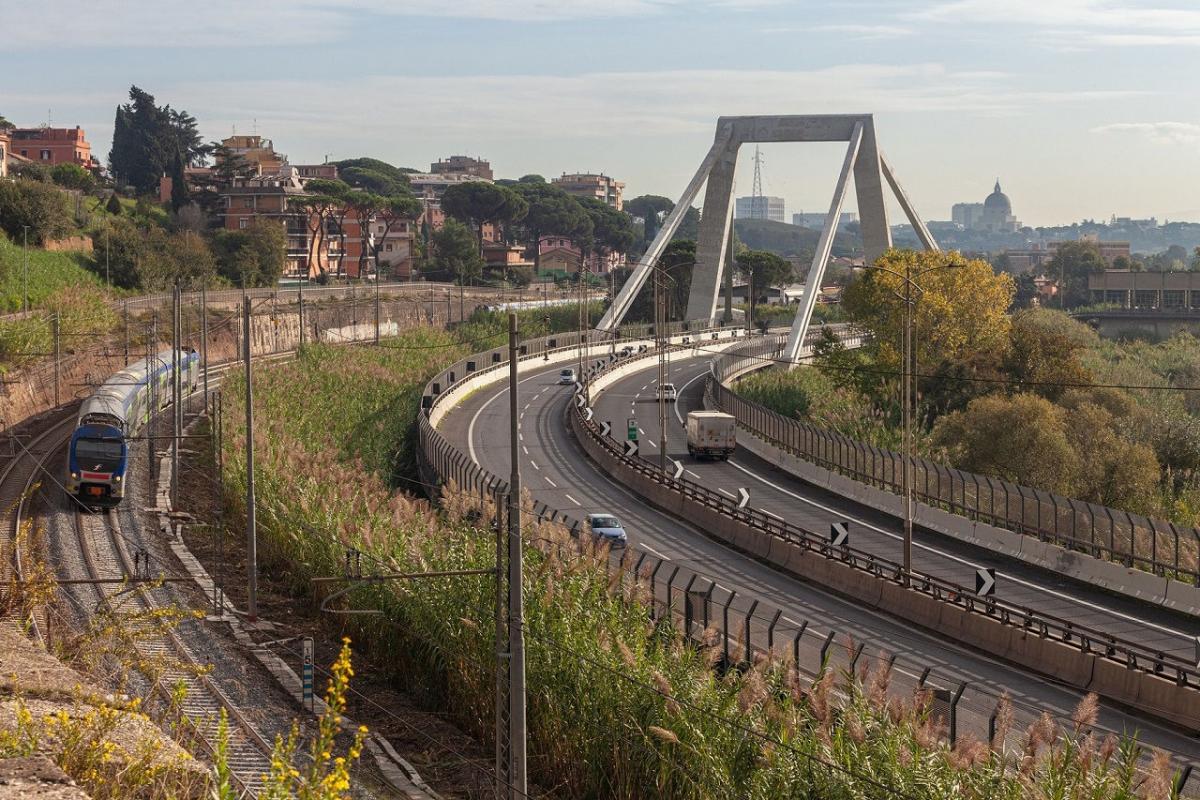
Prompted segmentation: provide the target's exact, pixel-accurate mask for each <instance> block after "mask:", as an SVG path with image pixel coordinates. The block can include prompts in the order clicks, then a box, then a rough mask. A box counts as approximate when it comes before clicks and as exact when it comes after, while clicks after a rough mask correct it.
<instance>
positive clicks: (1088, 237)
mask: <svg viewBox="0 0 1200 800" xmlns="http://www.w3.org/2000/svg"><path fill="white" fill-rule="evenodd" d="M1078 241H1080V242H1088V243H1089V244H1094V245H1095V246H1096V249H1098V250H1099V251H1100V257H1101V258H1103V259H1104V263H1105V264H1107V265H1108V266H1110V267H1111V266H1112V265H1113V263H1114V262H1115V261H1116V260H1117V259H1118V258H1126V259H1127V258H1129V256H1130V252H1131V248H1130V244H1129V242H1103V241H1100V237H1099V236H1097V235H1096V234H1094V233H1085V234H1083V235H1082V236H1080V237H1079V239H1078ZM1064 244H1066V242H1050V244H1049V245H1047V247H1048V248H1049V249H1050V252H1051V255H1053V254H1054V253H1055V252H1057V251H1058V248H1060V247H1062V246H1063V245H1064Z"/></svg>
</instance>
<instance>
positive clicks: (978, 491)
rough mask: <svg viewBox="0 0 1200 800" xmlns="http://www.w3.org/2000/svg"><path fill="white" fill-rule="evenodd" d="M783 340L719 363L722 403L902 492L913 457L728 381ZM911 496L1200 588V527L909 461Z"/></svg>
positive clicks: (831, 462)
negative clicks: (796, 415) (773, 404)
mask: <svg viewBox="0 0 1200 800" xmlns="http://www.w3.org/2000/svg"><path fill="white" fill-rule="evenodd" d="M783 341H784V340H783V338H782V337H772V336H768V337H764V338H763V339H758V340H754V341H752V342H749V343H747V344H746V345H744V346H743V347H741V348H739V349H738V351H737V352H735V353H729V354H727V355H723V356H721V357H719V358H716V359H714V360H713V362H712V373H711V377H710V380H709V385H708V388H707V389H706V391H709V392H710V393H711V399H712V400H713V403H714V405H715V406H716V407H717V408H719V409H720V410H722V411H724V412H725V413H727V414H732V415H733V416H734V417H735V418H736V419H737V422H738V425H740V426H742V427H743V428H745V429H746V430H748V431H750V432H751V433H753V434H755V435H756V436H758V437H759V438H761V439H763V440H764V441H767V442H768V443H770V444H772V445H774V446H776V447H779V448H780V449H782V450H784V451H786V452H788V453H791V454H792V455H795V456H797V457H799V458H802V459H804V460H806V461H810V462H812V463H813V464H816V465H818V466H821V467H824V468H825V469H828V470H831V471H834V472H837V473H839V474H841V475H845V476H846V477H849V478H853V479H854V480H856V481H859V482H860V483H864V484H867V485H869V486H874V487H877V488H880V489H884V490H887V491H890V492H893V493H896V494H900V493H901V492H902V491H903V487H902V481H903V474H904V462H905V460H906V459H905V456H904V455H903V454H901V453H897V452H895V451H892V450H886V449H884V448H881V447H875V446H873V445H869V444H866V443H864V442H860V441H858V440H856V439H852V438H850V437H849V436H845V435H843V434H840V433H837V432H835V431H829V430H824V429H822V428H818V427H816V426H814V425H810V424H807V423H805V422H801V421H800V420H797V419H792V418H790V417H785V416H783V415H782V414H779V413H777V412H775V411H772V410H771V409H768V408H766V407H764V406H762V405H760V404H758V403H755V402H753V401H751V400H747V399H746V398H744V397H741V396H740V395H738V394H737V393H736V392H734V391H733V390H732V389H730V388H729V387H728V386H726V385H725V381H726V380H728V379H729V377H730V376H733V375H736V374H738V373H741V372H744V371H746V369H747V368H761V367H767V366H770V365H771V364H772V363H774V360H775V359H777V358H779V357H781V356H782V352H783V350H782V347H783ZM909 464H910V467H909V469H910V473H909V474H910V475H911V476H912V480H913V496H914V497H915V499H917V500H918V501H920V502H923V503H925V504H927V505H930V506H934V507H938V508H942V509H944V510H946V511H949V512H950V513H953V514H958V515H960V516H963V517H967V518H969V519H972V520H976V521H980V522H985V523H987V524H989V525H994V526H996V527H998V528H1005V529H1007V530H1011V531H1014V532H1016V533H1021V534H1025V535H1027V536H1033V537H1036V538H1038V539H1039V540H1041V541H1043V542H1051V543H1053V544H1056V545H1059V546H1061V547H1065V548H1067V549H1070V550H1076V551H1079V552H1082V553H1086V554H1088V555H1091V556H1093V557H1095V558H1104V559H1107V560H1109V561H1114V562H1118V563H1121V564H1124V565H1125V566H1127V567H1134V568H1137V569H1141V570H1144V571H1146V572H1150V573H1152V574H1154V575H1157V576H1159V577H1164V578H1175V579H1177V580H1184V581H1186V582H1187V583H1191V584H1192V585H1194V586H1200V527H1185V526H1177V525H1175V524H1174V523H1171V522H1164V521H1161V520H1155V519H1151V518H1149V517H1143V516H1140V515H1137V514H1132V513H1129V512H1127V511H1120V510H1118V509H1115V508H1108V507H1106V506H1101V505H1096V504H1094V503H1088V502H1086V501H1083V500H1073V499H1070V498H1066V497H1062V496H1060V495H1056V494H1054V493H1052V492H1047V491H1043V490H1040V489H1032V488H1030V487H1028V486H1021V485H1018V484H1015V483H1011V482H1009V481H1004V480H1000V479H999V478H992V477H988V476H987V475H978V474H976V473H972V472H966V471H964V470H958V469H954V468H952V467H947V466H945V465H943V464H938V463H936V462H934V461H930V460H928V459H925V458H919V457H914V458H912V459H911V460H909Z"/></svg>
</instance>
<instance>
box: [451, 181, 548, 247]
mask: <svg viewBox="0 0 1200 800" xmlns="http://www.w3.org/2000/svg"><path fill="white" fill-rule="evenodd" d="M442 210H443V211H445V212H446V213H447V214H448V215H450V216H451V217H453V218H455V219H457V220H458V221H459V222H463V223H466V224H468V225H471V226H472V227H474V228H475V231H476V234H477V237H478V240H479V257H480V258H482V257H483V226H484V225H487V224H488V223H491V224H493V225H504V226H508V225H511V224H513V223H514V222H519V221H520V220H522V219H524V218H525V215H526V214H527V213H529V204H528V203H526V202H525V198H523V197H521V195H519V194H517V193H516V192H514V191H513V190H512V189H509V188H507V187H505V186H497V185H495V184H492V183H488V182H486V181H466V182H464V183H459V184H455V185H453V186H450V187H449V188H447V189H446V192H445V194H443V195H442Z"/></svg>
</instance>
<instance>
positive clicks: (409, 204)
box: [374, 192, 422, 279]
mask: <svg viewBox="0 0 1200 800" xmlns="http://www.w3.org/2000/svg"><path fill="white" fill-rule="evenodd" d="M421 211H422V206H421V201H420V200H418V199H417V198H415V197H413V196H412V195H411V194H409V193H407V192H406V193H404V194H398V195H393V196H392V197H385V198H384V200H383V205H382V207H381V208H380V209H379V219H380V220H381V221H382V222H383V231H382V233H381V234H380V236H379V237H378V238H377V239H376V240H375V253H374V255H375V271H376V278H377V279H378V276H379V274H381V273H380V268H381V267H382V266H383V264H382V263H381V262H380V260H379V253H380V250H381V248H382V247H383V246H384V244H385V243H386V241H387V237H388V234H389V233H391V231H392V227H393V226H394V225H395V224H396V223H397V222H415V221H416V219H417V217H419V216H421ZM387 266H389V267H390V266H391V262H390V261H389V262H387Z"/></svg>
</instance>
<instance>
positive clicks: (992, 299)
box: [842, 250, 1014, 369]
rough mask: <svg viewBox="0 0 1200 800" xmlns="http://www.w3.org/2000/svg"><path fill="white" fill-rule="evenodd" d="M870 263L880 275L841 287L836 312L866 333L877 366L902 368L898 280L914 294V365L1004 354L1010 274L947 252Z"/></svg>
mask: <svg viewBox="0 0 1200 800" xmlns="http://www.w3.org/2000/svg"><path fill="white" fill-rule="evenodd" d="M876 264H877V265H878V266H879V267H881V268H880V269H868V270H865V271H864V272H863V273H862V274H861V275H859V276H858V277H857V278H856V279H855V280H854V281H853V282H852V283H851V284H850V285H849V286H848V287H846V289H845V291H844V292H843V293H842V308H843V309H844V310H845V313H846V316H847V318H848V319H849V321H851V322H853V323H855V324H857V325H859V326H860V327H863V328H865V329H866V330H868V331H870V332H871V334H872V341H871V343H870V345H869V346H870V349H871V352H872V353H873V355H874V356H875V358H876V360H877V361H878V363H879V364H880V365H881V366H883V367H885V368H889V369H898V368H899V367H900V364H901V357H900V354H901V352H902V339H903V330H904V319H905V307H906V303H905V299H904V298H905V279H904V277H901V276H905V275H911V276H913V280H914V282H915V283H916V284H917V285H919V286H920V287H921V288H920V290H917V289H912V290H911V292H910V296H911V297H912V298H913V342H914V352H915V353H916V356H917V359H918V361H917V364H918V366H920V365H924V367H925V368H929V367H930V366H932V365H935V364H938V363H941V362H942V361H943V360H950V361H963V362H970V361H972V360H974V355H973V354H974V353H976V352H978V351H987V350H996V351H1002V350H1003V348H1004V346H1005V343H1006V341H1007V337H1008V325H1009V321H1008V317H1007V315H1006V312H1007V310H1008V307H1009V305H1010V304H1011V302H1012V297H1013V292H1014V287H1013V280H1012V276H1011V275H1008V274H996V272H995V271H993V270H992V267H991V265H990V264H988V263H987V262H986V261H979V260H967V259H965V258H963V257H962V256H961V255H960V254H958V253H954V252H950V253H943V252H939V251H919V252H918V251H914V250H889V251H888V252H887V253H885V254H884V255H883V256H881V257H880V259H879V260H878V261H877V262H876ZM883 268H886V271H885V269H883Z"/></svg>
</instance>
